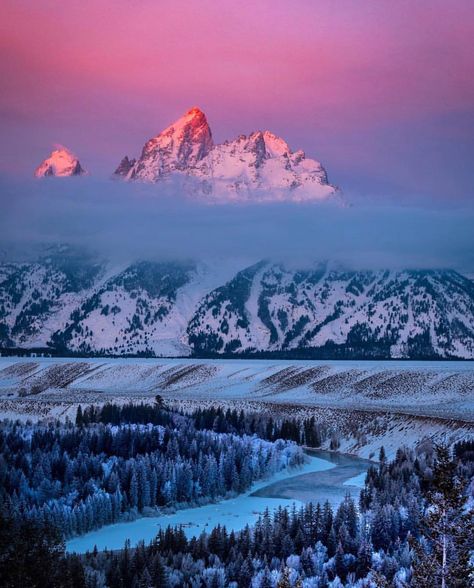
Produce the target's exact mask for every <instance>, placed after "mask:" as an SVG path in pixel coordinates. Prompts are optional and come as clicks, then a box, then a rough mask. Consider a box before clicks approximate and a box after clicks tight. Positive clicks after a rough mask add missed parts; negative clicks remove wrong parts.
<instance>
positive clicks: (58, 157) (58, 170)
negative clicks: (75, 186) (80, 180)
mask: <svg viewBox="0 0 474 588" xmlns="http://www.w3.org/2000/svg"><path fill="white" fill-rule="evenodd" d="M85 174H87V172H86V170H85V169H84V168H83V167H82V166H81V163H80V161H79V159H78V158H77V157H76V156H75V155H74V154H73V153H72V152H71V151H69V149H67V148H66V147H62V146H57V147H56V149H54V150H53V151H52V152H51V155H50V156H49V157H47V158H46V159H45V160H44V161H42V162H41V163H40V165H39V166H38V167H37V168H36V170H35V177H37V178H44V177H49V176H55V177H63V178H64V177H69V176H82V175H85Z"/></svg>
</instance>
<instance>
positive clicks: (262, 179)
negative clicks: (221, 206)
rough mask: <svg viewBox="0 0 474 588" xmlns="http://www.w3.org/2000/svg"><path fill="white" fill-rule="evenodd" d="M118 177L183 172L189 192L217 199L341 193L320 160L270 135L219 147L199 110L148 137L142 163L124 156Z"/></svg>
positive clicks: (161, 177)
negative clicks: (291, 147) (332, 183)
mask: <svg viewBox="0 0 474 588" xmlns="http://www.w3.org/2000/svg"><path fill="white" fill-rule="evenodd" d="M132 161H133V163H131V162H132ZM114 173H115V175H116V176H118V177H121V178H122V179H125V180H140V181H146V182H152V183H157V182H160V181H165V180H166V179H168V178H170V177H172V176H173V175H176V174H179V175H181V176H184V178H185V179H188V180H194V182H191V181H190V182H188V184H185V185H184V189H185V190H186V191H187V192H190V193H192V194H193V195H194V196H200V197H204V198H207V199H210V200H214V201H226V200H237V201H242V200H244V201H245V200H262V201H271V200H293V201H307V200H325V199H327V198H329V197H332V196H335V195H336V194H338V190H337V189H336V188H335V186H333V185H331V184H330V183H329V181H328V177H327V173H326V170H325V169H324V167H323V166H322V164H321V163H320V162H319V161H316V160H314V159H310V158H307V157H306V155H305V153H304V152H303V151H301V150H298V151H295V152H293V151H292V150H291V149H290V147H289V146H288V144H287V143H286V141H284V140H283V139H282V138H280V137H278V136H276V135H274V134H273V133H271V132H270V131H254V132H253V133H251V134H250V135H248V136H246V135H239V136H238V137H237V138H236V139H235V140H233V141H225V142H224V143H221V144H215V143H214V141H213V138H212V132H211V129H210V127H209V124H208V122H207V118H206V116H205V114H204V113H203V112H202V111H201V110H200V109H199V108H197V107H193V108H192V109H191V110H189V111H188V112H186V113H185V114H184V115H183V116H182V117H181V118H179V119H178V120H177V121H175V122H174V123H172V124H171V125H169V126H168V127H167V128H166V129H164V130H163V131H162V132H161V133H159V134H158V135H156V136H155V137H153V138H151V139H149V140H148V141H147V142H146V143H145V145H144V147H143V149H142V153H141V155H140V157H139V158H138V159H136V160H134V159H132V160H130V159H129V158H128V156H125V157H124V158H123V159H122V161H121V163H120V164H119V166H118V167H117V169H116V171H115V172H114Z"/></svg>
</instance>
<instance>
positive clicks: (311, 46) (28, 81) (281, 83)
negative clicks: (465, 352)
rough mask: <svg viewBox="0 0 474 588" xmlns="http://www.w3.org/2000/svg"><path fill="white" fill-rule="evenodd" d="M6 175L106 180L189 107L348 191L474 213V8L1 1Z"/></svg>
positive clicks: (443, 4)
mask: <svg viewBox="0 0 474 588" xmlns="http://www.w3.org/2000/svg"><path fill="white" fill-rule="evenodd" d="M0 33H1V35H0V37H1V41H0V47H1V52H2V59H1V60H0V75H1V78H2V93H1V97H0V123H1V137H0V139H1V144H0V155H1V163H0V170H1V171H3V172H5V171H6V170H7V171H8V170H9V171H12V170H14V171H15V173H19V174H24V175H29V174H31V171H32V169H33V167H34V166H35V165H36V164H37V163H39V161H40V160H41V159H42V158H43V157H45V156H46V155H47V154H48V152H49V151H50V148H51V146H52V145H53V144H54V143H62V144H65V145H67V146H68V147H69V148H70V149H72V150H73V151H75V152H76V153H77V154H78V155H79V157H80V159H81V161H83V163H84V164H85V165H86V167H88V169H90V171H91V172H92V173H94V174H96V175H106V174H108V173H109V172H110V171H111V170H112V169H113V167H115V164H116V163H117V162H118V160H119V159H120V158H121V157H122V156H123V155H124V154H129V155H136V154H138V153H139V151H140V149H141V147H142V145H143V143H144V141H145V140H146V139H147V138H149V137H150V136H152V135H154V134H156V133H157V132H158V131H160V130H161V129H162V128H163V127H165V126H166V125H167V124H169V123H170V122H171V121H173V120H174V119H175V118H177V117H178V116H180V115H181V114H182V113H183V112H184V111H185V110H187V109H188V108H189V107H190V106H192V105H198V106H200V107H201V108H202V109H203V110H204V111H205V112H206V114H207V116H208V119H209V122H210V124H211V128H212V129H213V132H214V135H215V139H216V140H218V141H220V140H224V139H226V138H233V137H234V136H235V135H237V134H239V133H249V132H251V131H253V130H255V129H258V128H269V129H270V130H272V131H273V132H275V133H277V134H280V135H282V136H283V137H284V138H285V139H287V140H288V142H289V143H290V145H291V146H292V147H293V148H294V149H297V148H303V149H305V150H306V152H307V153H308V154H309V155H312V156H315V157H317V158H319V159H320V160H321V161H322V162H323V163H324V164H325V165H326V167H327V169H328V172H329V175H330V179H331V180H333V181H335V182H336V183H339V184H341V185H342V187H343V188H344V189H346V190H347V189H349V190H351V189H353V190H355V191H362V192H364V191H373V192H376V191H377V190H380V191H382V192H385V191H388V192H393V191H395V192H397V191H401V192H403V193H406V194H423V195H425V196H428V197H430V196H431V195H432V196H433V197H439V196H440V195H441V196H442V195H445V194H446V193H447V192H448V191H449V190H450V189H451V188H452V190H453V192H456V197H461V198H464V199H472V197H473V194H472V192H470V189H471V187H472V184H473V179H474V171H473V169H472V168H473V166H472V164H471V162H472V159H473V155H474V143H473V141H474V139H473V136H474V133H473V130H474V128H473V127H474V76H473V75H472V72H473V71H474V51H473V50H472V39H473V38H474V3H473V2H472V0H450V1H449V2H447V1H446V0H443V1H440V0H418V1H416V2H414V1H413V0H410V1H405V0H397V2H394V1H393V0H377V1H374V0H370V1H369V0H358V1H355V0H350V1H349V0H337V1H334V0H324V1H321V0H293V1H292V2H289V1H288V0H271V1H270V0H253V1H251V2H250V1H247V0H241V1H239V2H237V1H234V2H229V1H227V0H213V1H210V0H206V1H195V2H194V1H193V2H191V1H189V0H188V1H186V2H182V1H180V0H178V1H176V0H173V1H172V2H162V1H158V0H95V1H93V0H87V1H84V0H80V1H77V0H68V1H66V2H59V1H53V0H42V1H41V2H39V1H37V0H4V2H3V7H2V21H1V23H0Z"/></svg>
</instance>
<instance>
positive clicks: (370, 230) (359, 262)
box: [0, 178, 474, 273]
mask: <svg viewBox="0 0 474 588" xmlns="http://www.w3.org/2000/svg"><path fill="white" fill-rule="evenodd" d="M83 179H84V178H68V179H67V181H44V182H43V181H38V180H35V179H31V180H20V179H6V178H0V192H1V194H2V196H1V200H2V206H1V212H2V214H1V215H0V248H1V250H2V252H3V258H5V257H6V258H11V254H10V251H11V250H12V246H16V250H17V252H19V250H24V249H28V248H29V247H31V246H37V245H38V244H45V243H46V244H57V243H64V242H66V243H71V244H73V245H77V246H85V247H87V248H90V249H94V250H97V251H98V252H99V253H100V254H103V255H104V256H105V257H107V258H108V259H111V258H112V259H116V260H118V261H121V260H125V261H130V260H134V259H172V260H176V259H183V258H184V259H188V258H190V257H191V258H193V259H206V258H209V257H216V256H222V257H235V258H244V259H249V260H255V259H262V258H265V257H268V258H272V259H277V260H283V261H286V262H292V263H296V264H299V265H301V264H304V263H306V262H312V261H314V260H315V259H316V260H319V259H331V260H337V261H340V262H343V263H347V264H349V265H350V266H351V267H355V268H362V269H366V268H382V269H385V268H387V267H395V268H404V269H406V268H420V267H422V268H433V267H436V268H443V267H449V268H452V269H459V270H461V271H463V272H466V273H472V271H473V268H474V235H473V231H472V227H473V226H474V209H473V208H472V207H471V208H464V209H447V208H443V209H426V208H425V209H422V208H416V207H401V206H394V205H392V206H387V205H384V204H382V201H378V202H375V201H372V202H365V203H363V204H362V203H356V204H355V205H354V206H348V207H339V206H333V205H330V204H329V203H328V204H323V203H320V204H318V205H317V206H313V205H305V204H301V203H299V204H298V205H295V204H290V203H273V204H268V203H267V204H265V205H260V204H245V205H244V204H238V205H237V204H235V205H225V206H203V205H199V204H197V203H193V202H190V201H189V199H185V198H183V197H182V196H180V192H179V186H176V185H174V184H172V183H169V184H167V186H166V188H165V189H164V190H163V193H162V195H161V197H160V198H156V192H155V190H156V186H154V185H147V184H142V183H140V182H132V183H127V184H124V183H122V182H110V181H99V180H97V179H94V178H87V189H85V188H84V182H83Z"/></svg>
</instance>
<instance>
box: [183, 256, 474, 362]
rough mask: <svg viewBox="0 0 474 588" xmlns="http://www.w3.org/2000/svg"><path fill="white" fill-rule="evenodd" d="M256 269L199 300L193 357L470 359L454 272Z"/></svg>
mask: <svg viewBox="0 0 474 588" xmlns="http://www.w3.org/2000/svg"><path fill="white" fill-rule="evenodd" d="M254 268H255V266H254ZM258 269H259V270H260V272H259V273H258V274H257V273H256V271H251V268H250V269H249V270H246V272H245V273H241V274H239V275H238V276H237V277H236V279H235V280H234V282H230V283H229V284H227V285H226V286H225V287H224V288H221V289H219V290H217V291H215V292H212V293H210V294H209V295H208V296H207V297H206V298H205V299H204V300H203V303H202V304H201V306H200V307H199V309H198V311H197V312H196V314H195V316H194V317H193V319H192V320H191V322H190V324H189V328H188V334H189V340H190V343H191V345H192V346H193V348H194V349H195V350H198V351H201V352H218V353H223V352H238V353H241V352H243V351H279V350H292V349H293V350H294V349H301V348H316V349H324V350H325V351H326V353H327V354H328V355H333V356H336V357H337V350H338V349H341V350H344V351H345V352H353V353H354V354H355V355H360V356H364V355H366V354H367V355H368V356H371V355H372V356H373V355H375V356H380V357H416V356H429V355H440V356H442V357H444V356H455V357H467V358H472V357H473V356H474V289H473V288H472V282H470V281H469V280H467V279H466V278H464V277H462V276H461V275H460V274H457V273H456V272H452V271H406V272H388V271H385V272H384V271H379V272H344V271H334V270H331V269H329V268H327V267H325V266H320V267H317V268H315V269H314V270H312V271H297V272H294V271H288V270H285V268H284V267H282V266H279V265H274V264H267V265H266V266H265V269H264V270H263V271H262V266H261V265H260V266H258ZM256 276H257V277H256ZM239 280H240V282H242V281H243V280H245V287H242V286H241V285H240V283H239ZM251 292H253V299H252V297H251ZM345 355H346V353H345Z"/></svg>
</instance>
